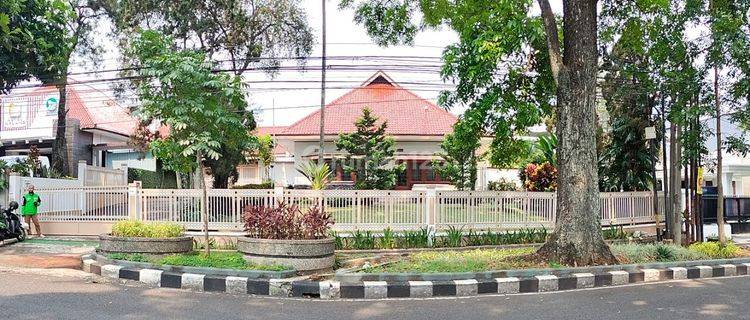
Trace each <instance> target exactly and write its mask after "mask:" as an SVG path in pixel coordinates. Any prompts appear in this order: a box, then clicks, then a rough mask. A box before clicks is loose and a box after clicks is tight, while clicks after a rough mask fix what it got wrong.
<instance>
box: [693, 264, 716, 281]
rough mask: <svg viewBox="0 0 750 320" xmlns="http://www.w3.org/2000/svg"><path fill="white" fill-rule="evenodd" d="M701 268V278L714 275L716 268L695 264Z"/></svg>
mask: <svg viewBox="0 0 750 320" xmlns="http://www.w3.org/2000/svg"><path fill="white" fill-rule="evenodd" d="M695 267H696V268H698V270H700V277H701V278H710V277H713V276H714V268H712V267H709V266H695Z"/></svg>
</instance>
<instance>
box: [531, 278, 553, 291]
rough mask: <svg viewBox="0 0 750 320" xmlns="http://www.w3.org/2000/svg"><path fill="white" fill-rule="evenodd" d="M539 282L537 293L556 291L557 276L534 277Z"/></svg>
mask: <svg viewBox="0 0 750 320" xmlns="http://www.w3.org/2000/svg"><path fill="white" fill-rule="evenodd" d="M536 279H537V280H539V284H538V290H539V292H549V291H557V276H553V275H544V276H536Z"/></svg>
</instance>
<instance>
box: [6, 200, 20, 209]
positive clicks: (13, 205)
mask: <svg viewBox="0 0 750 320" xmlns="http://www.w3.org/2000/svg"><path fill="white" fill-rule="evenodd" d="M8 209H10V210H11V211H13V210H16V209H18V202H15V201H11V202H10V203H8Z"/></svg>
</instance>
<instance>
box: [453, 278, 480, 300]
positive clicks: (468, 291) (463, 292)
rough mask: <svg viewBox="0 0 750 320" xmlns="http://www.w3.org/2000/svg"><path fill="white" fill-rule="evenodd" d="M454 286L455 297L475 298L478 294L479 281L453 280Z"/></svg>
mask: <svg viewBox="0 0 750 320" xmlns="http://www.w3.org/2000/svg"><path fill="white" fill-rule="evenodd" d="M453 283H454V284H455V285H456V296H459V297H465V296H475V295H477V294H479V281H477V280H475V279H467V280H454V281H453Z"/></svg>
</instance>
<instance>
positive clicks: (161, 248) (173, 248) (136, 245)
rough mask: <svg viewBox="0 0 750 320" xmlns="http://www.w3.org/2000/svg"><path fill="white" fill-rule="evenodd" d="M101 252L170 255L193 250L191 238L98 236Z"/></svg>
mask: <svg viewBox="0 0 750 320" xmlns="http://www.w3.org/2000/svg"><path fill="white" fill-rule="evenodd" d="M99 250H100V251H102V252H122V253H152V254H170V253H185V252H190V251H192V250H193V237H177V238H127V237H113V236H110V235H107V234H102V235H99Z"/></svg>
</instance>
